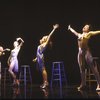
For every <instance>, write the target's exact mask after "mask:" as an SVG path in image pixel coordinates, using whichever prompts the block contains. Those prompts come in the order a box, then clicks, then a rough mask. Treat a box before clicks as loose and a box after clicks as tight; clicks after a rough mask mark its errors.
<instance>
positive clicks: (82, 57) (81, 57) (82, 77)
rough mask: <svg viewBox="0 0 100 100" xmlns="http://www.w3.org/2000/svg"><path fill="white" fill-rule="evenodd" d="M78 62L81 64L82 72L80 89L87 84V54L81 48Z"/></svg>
mask: <svg viewBox="0 0 100 100" xmlns="http://www.w3.org/2000/svg"><path fill="white" fill-rule="evenodd" d="M78 64H79V68H80V74H81V84H80V87H79V89H80V88H81V87H84V86H86V79H85V78H86V75H85V74H86V73H85V54H83V53H82V51H81V50H79V53H78Z"/></svg>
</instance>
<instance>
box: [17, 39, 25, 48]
mask: <svg viewBox="0 0 100 100" xmlns="http://www.w3.org/2000/svg"><path fill="white" fill-rule="evenodd" d="M19 40H20V41H21V43H20V44H19V47H21V46H22V45H23V43H24V40H23V39H22V38H20V37H19V38H16V41H19Z"/></svg>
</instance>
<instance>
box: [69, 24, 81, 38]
mask: <svg viewBox="0 0 100 100" xmlns="http://www.w3.org/2000/svg"><path fill="white" fill-rule="evenodd" d="M68 30H70V31H71V32H72V33H74V34H75V35H76V36H78V35H79V34H80V33H78V32H76V31H75V30H74V29H73V28H71V26H70V25H69V26H68Z"/></svg>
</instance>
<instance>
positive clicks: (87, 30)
mask: <svg viewBox="0 0 100 100" xmlns="http://www.w3.org/2000/svg"><path fill="white" fill-rule="evenodd" d="M90 30H91V25H90V24H85V25H84V27H83V29H82V31H83V32H86V33H87V32H89V31H90Z"/></svg>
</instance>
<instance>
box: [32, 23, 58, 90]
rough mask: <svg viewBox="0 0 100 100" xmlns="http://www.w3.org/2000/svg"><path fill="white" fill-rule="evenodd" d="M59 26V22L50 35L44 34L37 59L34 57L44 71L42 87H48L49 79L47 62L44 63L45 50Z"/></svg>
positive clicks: (42, 71)
mask: <svg viewBox="0 0 100 100" xmlns="http://www.w3.org/2000/svg"><path fill="white" fill-rule="evenodd" d="M58 27H59V25H58V24H55V25H53V30H52V31H51V33H50V34H49V35H48V36H44V37H43V38H42V39H41V40H40V45H39V46H38V48H37V56H36V58H35V59H33V61H34V62H36V61H37V63H38V67H39V70H40V71H41V73H42V77H43V84H42V85H41V86H40V87H41V88H46V87H47V86H48V79H47V71H46V69H45V64H44V54H43V52H44V50H45V49H46V47H47V45H48V43H49V42H50V39H51V36H52V34H53V33H54V31H55V30H56V29H57V28H58Z"/></svg>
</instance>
